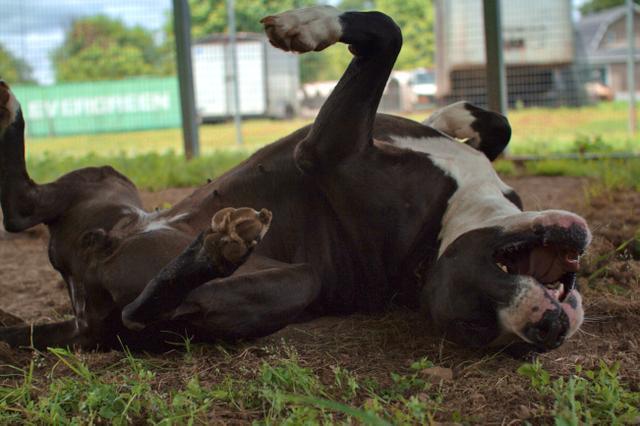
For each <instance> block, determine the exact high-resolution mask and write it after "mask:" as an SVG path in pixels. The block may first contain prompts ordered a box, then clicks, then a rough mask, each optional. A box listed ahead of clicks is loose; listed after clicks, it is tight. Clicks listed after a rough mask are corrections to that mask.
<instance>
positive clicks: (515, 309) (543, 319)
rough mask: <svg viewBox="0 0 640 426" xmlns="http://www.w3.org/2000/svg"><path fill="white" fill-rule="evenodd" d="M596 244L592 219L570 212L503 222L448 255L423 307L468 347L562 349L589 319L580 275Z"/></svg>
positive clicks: (464, 239) (464, 237) (470, 235)
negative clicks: (517, 343) (516, 343)
mask: <svg viewBox="0 0 640 426" xmlns="http://www.w3.org/2000/svg"><path fill="white" fill-rule="evenodd" d="M590 240H591V234H590V232H589V229H588V227H587V224H586V222H585V221H584V219H582V218H581V217H579V216H577V215H575V214H572V213H569V212H564V211H558V210H552V211H543V212H521V213H516V214H513V215H510V216H507V217H500V218H497V219H496V220H495V222H494V223H492V224H490V225H489V226H483V227H480V228H476V229H473V230H471V231H468V232H464V233H462V234H461V235H459V236H458V237H457V238H456V239H455V240H454V241H453V242H451V244H449V245H448V246H447V247H446V248H445V249H444V250H443V251H442V253H441V255H440V257H439V258H438V260H437V262H436V264H435V266H434V268H433V269H432V271H431V274H430V276H429V284H428V285H426V286H425V287H424V293H423V302H424V304H425V305H428V307H429V312H430V314H431V316H432V318H433V319H434V321H435V322H436V323H437V324H438V325H439V326H440V327H441V328H442V329H443V330H445V332H446V335H447V337H448V338H451V339H452V340H455V341H458V342H460V343H462V344H465V345H471V346H483V345H491V344H501V343H508V342H509V341H510V340H521V341H524V342H526V343H528V344H529V345H531V346H532V349H534V348H535V349H537V350H542V351H544V350H550V349H554V348H556V347H558V346H560V345H561V344H562V343H563V342H564V341H565V340H566V339H567V338H568V337H570V336H571V335H572V334H574V333H575V332H576V331H577V330H578V328H579V327H580V325H581V324H582V321H583V316H584V313H583V308H582V298H581V296H580V293H579V292H578V289H577V288H576V272H577V271H578V268H579V257H580V255H581V254H582V253H583V251H584V250H585V248H586V247H587V245H588V244H589V242H590Z"/></svg>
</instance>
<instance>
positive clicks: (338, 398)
mask: <svg viewBox="0 0 640 426" xmlns="http://www.w3.org/2000/svg"><path fill="white" fill-rule="evenodd" d="M286 353H287V355H286V356H284V357H281V358H278V359H272V360H271V361H270V362H266V361H265V362H263V363H262V365H261V366H260V368H259V369H258V371H244V375H245V377H241V375H239V374H234V375H226V376H224V378H222V379H221V380H218V381H216V382H213V383H207V384H206V385H205V384H203V383H202V381H201V377H200V376H199V374H197V373H196V374H194V375H192V376H191V377H189V378H188V379H186V383H183V385H182V386H179V385H178V386H176V385H175V384H174V385H172V386H158V382H157V380H158V379H157V375H156V371H155V368H156V367H153V366H151V365H150V364H148V363H146V362H145V361H143V360H141V359H139V358H136V357H134V356H133V355H132V354H131V352H129V351H128V350H126V348H125V350H124V355H123V358H122V359H121V360H120V361H118V362H117V363H116V364H114V365H110V366H108V367H104V368H102V369H99V370H96V371H93V370H91V369H90V368H89V367H88V365H87V364H86V363H85V362H84V361H83V359H82V355H80V354H74V353H72V352H70V351H68V350H66V349H49V353H48V354H37V356H36V357H34V360H32V361H31V363H30V364H29V366H28V367H27V368H26V370H24V371H22V373H21V374H22V377H23V379H22V380H21V381H19V383H17V384H16V385H14V386H8V385H5V386H2V387H0V419H2V422H3V423H12V424H24V423H29V424H56V425H58V424H59V425H70V424H102V423H109V424H115V425H124V424H131V423H140V422H143V421H146V422H148V423H150V424H160V425H171V424H194V423H208V422H209V421H210V420H211V419H215V418H216V412H217V410H220V409H222V410H224V411H228V410H229V409H230V408H235V409H236V410H238V411H243V412H248V413H254V414H253V415H252V417H255V418H259V419H260V420H259V421H258V424H291V425H294V424H296V425H297V424H320V423H323V424H335V423H337V422H343V421H346V422H348V423H351V422H353V421H356V422H362V423H365V424H372V425H388V424H425V423H427V422H429V421H431V420H432V419H433V415H434V413H435V412H436V411H437V410H438V406H439V403H440V401H441V399H442V395H441V393H440V390H439V388H438V387H437V386H435V385H431V384H429V383H427V382H425V381H423V380H422V379H420V378H419V374H420V371H421V370H422V369H423V368H426V366H432V365H433V364H432V363H431V362H430V361H428V360H426V359H422V360H419V361H418V362H416V363H414V364H413V365H412V366H411V368H410V372H409V373H408V374H405V375H403V374H398V373H393V374H392V382H393V384H392V385H391V386H389V387H385V386H381V385H379V384H377V383H373V382H370V381H367V382H364V381H360V380H359V379H358V377H357V376H356V375H355V374H353V373H352V372H350V371H348V370H346V369H344V368H343V367H339V366H334V367H333V368H332V371H333V372H334V377H333V379H331V378H328V380H325V381H324V382H323V381H322V380H320V378H319V376H318V375H317V374H316V372H314V370H312V369H311V368H309V367H305V366H303V365H301V362H300V360H299V358H298V355H297V353H296V352H295V351H294V350H293V349H291V348H288V347H287V348H286ZM37 357H47V358H48V359H49V361H55V364H54V365H53V367H52V369H51V371H50V373H48V374H45V375H42V376H40V377H39V378H38V380H34V374H33V373H34V368H38V367H36V366H35V364H36V358H37ZM196 371H197V370H196Z"/></svg>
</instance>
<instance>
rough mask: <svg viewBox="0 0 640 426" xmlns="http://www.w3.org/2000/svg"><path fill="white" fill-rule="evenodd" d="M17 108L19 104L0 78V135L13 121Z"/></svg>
mask: <svg viewBox="0 0 640 426" xmlns="http://www.w3.org/2000/svg"><path fill="white" fill-rule="evenodd" d="M19 109H20V104H19V103H18V100H17V99H16V97H15V96H14V95H13V93H11V89H10V88H9V85H8V84H7V83H5V82H4V81H3V80H0V135H2V133H4V131H5V129H6V128H7V127H9V125H10V124H11V123H13V122H14V121H15V119H16V116H17V115H18V110H19Z"/></svg>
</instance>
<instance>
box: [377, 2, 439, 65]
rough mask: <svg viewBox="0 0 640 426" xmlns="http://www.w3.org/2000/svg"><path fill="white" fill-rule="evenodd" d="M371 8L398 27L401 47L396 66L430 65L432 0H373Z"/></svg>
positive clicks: (431, 54)
mask: <svg viewBox="0 0 640 426" xmlns="http://www.w3.org/2000/svg"><path fill="white" fill-rule="evenodd" d="M374 8H375V9H377V10H379V11H381V12H384V13H386V14H387V15H389V16H391V17H392V18H393V19H394V20H395V21H396V23H397V24H398V25H399V26H400V28H402V37H403V40H404V42H403V44H402V51H401V52H400V55H399V56H398V60H397V61H396V65H395V68H396V69H411V68H419V67H431V66H432V65H433V60H434V57H433V55H434V47H435V33H434V26H433V23H434V13H435V12H434V7H433V3H432V0H404V1H402V2H399V1H397V0H374Z"/></svg>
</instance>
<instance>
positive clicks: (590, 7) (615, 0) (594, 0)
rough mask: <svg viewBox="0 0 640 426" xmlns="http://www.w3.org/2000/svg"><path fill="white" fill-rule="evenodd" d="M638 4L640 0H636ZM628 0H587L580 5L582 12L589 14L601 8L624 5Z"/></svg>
mask: <svg viewBox="0 0 640 426" xmlns="http://www.w3.org/2000/svg"><path fill="white" fill-rule="evenodd" d="M634 1H635V3H636V4H640V0H634ZM625 3H626V0H587V1H585V2H584V3H582V5H581V6H580V13H582V14H583V15H588V14H590V13H595V12H600V11H601V10H605V9H610V8H612V7H616V6H622V5H623V4H625Z"/></svg>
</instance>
